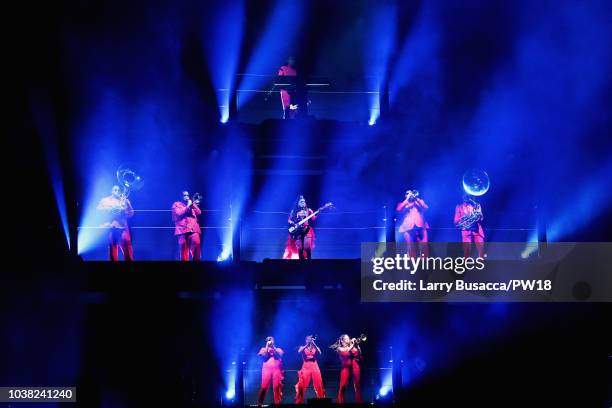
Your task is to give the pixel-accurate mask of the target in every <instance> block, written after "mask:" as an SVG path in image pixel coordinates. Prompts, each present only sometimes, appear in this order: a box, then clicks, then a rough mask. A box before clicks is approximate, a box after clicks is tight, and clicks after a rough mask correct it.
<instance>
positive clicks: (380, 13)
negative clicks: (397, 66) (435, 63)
mask: <svg viewBox="0 0 612 408" xmlns="http://www.w3.org/2000/svg"><path fill="white" fill-rule="evenodd" d="M396 22H397V6H396V5H395V3H386V4H385V3H383V4H380V5H378V6H377V7H375V8H374V10H372V13H371V14H369V15H368V16H366V22H365V24H366V30H367V33H368V35H367V37H368V41H367V42H366V43H365V44H364V45H365V46H364V48H363V49H362V57H363V65H364V68H365V69H364V72H365V75H366V86H367V91H368V92H370V93H369V94H368V97H369V117H368V125H370V126H374V125H375V124H376V121H377V120H378V118H379V117H380V95H381V93H382V92H383V91H384V89H383V88H384V83H385V81H386V78H387V70H388V64H389V58H390V55H391V52H392V50H393V49H394V48H395V36H396V24H397V23H396Z"/></svg>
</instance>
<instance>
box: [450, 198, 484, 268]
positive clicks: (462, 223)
mask: <svg viewBox="0 0 612 408" xmlns="http://www.w3.org/2000/svg"><path fill="white" fill-rule="evenodd" d="M466 220H467V223H466ZM482 220H483V216H482V209H481V207H480V204H478V203H477V202H476V201H475V200H474V199H472V198H471V197H469V196H468V195H464V196H463V202H462V203H460V204H457V206H456V207H455V219H454V223H455V225H456V226H458V227H459V228H461V241H462V242H463V254H464V256H465V257H466V258H469V257H470V255H471V252H472V242H473V243H474V245H476V251H478V256H479V257H480V258H484V257H486V254H485V250H484V240H485V236H484V230H483V229H482Z"/></svg>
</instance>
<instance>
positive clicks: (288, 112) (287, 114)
mask: <svg viewBox="0 0 612 408" xmlns="http://www.w3.org/2000/svg"><path fill="white" fill-rule="evenodd" d="M280 97H281V103H282V104H283V119H293V118H295V111H296V110H295V109H291V108H290V106H291V94H289V92H287V91H285V90H284V89H281V91H280Z"/></svg>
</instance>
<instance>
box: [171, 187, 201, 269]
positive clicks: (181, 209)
mask: <svg viewBox="0 0 612 408" xmlns="http://www.w3.org/2000/svg"><path fill="white" fill-rule="evenodd" d="M200 199H201V197H200V195H199V194H198V193H195V194H194V197H193V200H192V199H191V196H190V194H189V191H183V192H182V200H181V201H175V202H174V204H172V221H174V235H175V236H176V237H177V238H178V244H179V252H180V254H181V261H189V253H190V252H191V257H192V259H193V260H194V261H199V260H200V258H201V256H200V254H201V237H202V230H201V229H200V224H199V223H198V216H199V215H200V214H202V210H200V207H199V204H200Z"/></svg>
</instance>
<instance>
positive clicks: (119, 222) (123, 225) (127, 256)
mask: <svg viewBox="0 0 612 408" xmlns="http://www.w3.org/2000/svg"><path fill="white" fill-rule="evenodd" d="M98 210H99V211H102V212H104V215H105V218H106V219H107V221H105V222H104V223H103V224H102V225H100V226H101V227H103V228H109V229H110V231H109V233H108V252H109V257H110V260H111V261H118V260H119V246H121V251H122V252H123V258H124V260H126V261H133V260H134V252H133V249H132V236H131V235H130V227H129V225H128V218H131V217H132V216H133V215H134V209H133V208H132V203H130V200H128V199H127V197H125V196H124V195H123V194H121V187H119V186H113V188H112V190H111V195H110V196H108V197H104V198H102V199H101V200H100V202H99V203H98Z"/></svg>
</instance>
